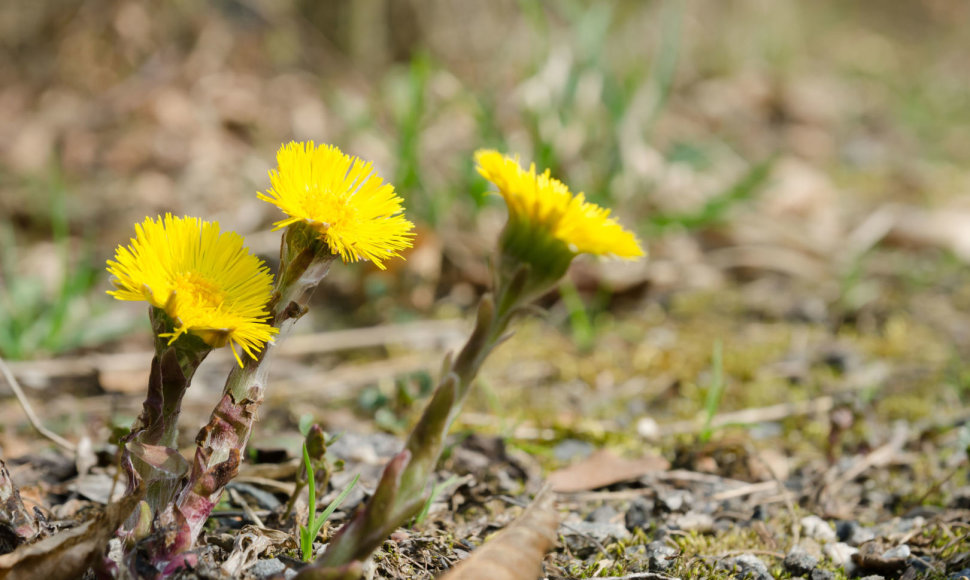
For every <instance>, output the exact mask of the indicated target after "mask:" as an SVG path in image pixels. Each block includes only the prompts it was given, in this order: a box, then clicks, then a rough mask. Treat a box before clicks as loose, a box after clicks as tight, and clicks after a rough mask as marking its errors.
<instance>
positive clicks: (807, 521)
mask: <svg viewBox="0 0 970 580" xmlns="http://www.w3.org/2000/svg"><path fill="white" fill-rule="evenodd" d="M801 524H802V532H803V533H804V534H805V535H806V536H807V537H809V538H813V539H816V540H819V541H821V542H833V541H835V539H836V537H837V536H836V535H835V531H834V530H833V529H832V527H831V526H830V525H829V524H828V522H826V521H825V520H823V519H822V518H820V517H818V516H805V517H804V518H802V521H801Z"/></svg>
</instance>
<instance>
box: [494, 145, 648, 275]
mask: <svg viewBox="0 0 970 580" xmlns="http://www.w3.org/2000/svg"><path fill="white" fill-rule="evenodd" d="M475 159H476V160H477V161H478V172H479V173H480V174H481V175H482V177H484V178H485V179H487V180H489V181H491V182H492V183H493V184H495V186H496V187H497V188H498V191H499V193H500V194H501V195H502V197H503V198H505V203H506V205H508V208H509V222H510V224H514V226H515V227H517V228H520V227H529V228H532V229H534V230H545V231H546V232H548V233H549V234H551V235H552V236H553V237H555V238H556V239H558V240H560V241H561V242H563V243H564V244H565V245H566V246H567V247H568V248H569V249H570V251H572V252H573V253H574V254H593V255H596V256H615V257H618V258H625V259H635V258H639V257H641V256H643V249H642V248H641V247H640V243H639V242H638V241H637V239H636V236H634V235H633V234H632V233H631V232H629V231H627V230H625V229H623V226H621V225H620V224H619V223H617V222H616V220H614V219H613V218H611V217H610V210H609V209H606V208H603V207H600V206H598V205H596V204H594V203H589V202H587V201H586V199H585V197H584V196H583V194H582V193H579V194H576V195H573V194H572V193H571V192H570V191H569V188H568V187H566V185H565V184H564V183H562V182H561V181H559V180H558V179H555V178H553V177H552V176H551V175H550V174H549V170H546V171H545V173H542V174H537V173H536V167H535V165H534V164H533V165H530V166H529V170H528V171H525V170H523V169H522V167H520V166H519V161H518V159H513V158H511V157H506V156H503V155H502V154H501V153H499V152H497V151H490V150H481V151H478V152H477V153H476V154H475Z"/></svg>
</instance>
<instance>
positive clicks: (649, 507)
mask: <svg viewBox="0 0 970 580" xmlns="http://www.w3.org/2000/svg"><path fill="white" fill-rule="evenodd" d="M651 513H653V502H652V501H650V500H647V499H646V498H642V497H638V498H636V499H635V500H633V501H632V502H631V503H630V507H629V509H627V510H626V515H624V517H623V523H624V524H626V528H627V529H628V530H630V531H631V532H633V531H636V530H645V529H647V528H648V527H649V525H650V514H651Z"/></svg>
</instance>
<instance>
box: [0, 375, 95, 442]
mask: <svg viewBox="0 0 970 580" xmlns="http://www.w3.org/2000/svg"><path fill="white" fill-rule="evenodd" d="M0 371H3V376H4V378H5V379H7V384H9V385H10V390H11V391H13V394H14V395H16V396H17V402H19V403H20V407H21V408H22V409H23V410H24V414H25V415H27V420H28V421H30V424H31V426H32V427H33V428H34V429H36V430H37V432H38V433H40V434H41V435H43V436H44V437H47V438H48V439H50V440H51V441H53V442H54V443H57V444H58V445H60V446H61V447H63V448H64V449H67V450H68V451H70V452H71V453H74V452H75V451H77V447H75V445H74V444H73V443H71V442H70V441H68V440H67V439H65V438H63V437H61V436H60V435H58V434H57V433H54V432H53V431H51V430H49V429H48V428H47V427H44V425H43V424H41V422H40V419H38V418H37V415H35V414H34V409H33V408H32V407H31V406H30V401H28V400H27V397H26V395H24V391H23V389H21V388H20V383H18V382H17V379H16V377H14V376H13V373H12V372H10V367H9V366H7V363H6V361H4V360H3V357H0Z"/></svg>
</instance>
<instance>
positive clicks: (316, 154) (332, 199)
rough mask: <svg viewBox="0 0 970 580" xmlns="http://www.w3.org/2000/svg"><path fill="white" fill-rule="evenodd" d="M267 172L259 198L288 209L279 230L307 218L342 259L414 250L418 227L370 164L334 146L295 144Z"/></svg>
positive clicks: (282, 150)
mask: <svg viewBox="0 0 970 580" xmlns="http://www.w3.org/2000/svg"><path fill="white" fill-rule="evenodd" d="M276 161H277V164H278V168H277V169H276V170H271V171H270V172H269V177H270V182H271V184H272V187H271V188H270V190H269V191H267V192H266V193H265V194H263V193H259V194H258V196H259V199H262V200H263V201H268V202H270V203H272V204H274V205H276V206H277V207H279V208H280V209H281V210H283V213H285V214H286V215H287V216H289V217H287V218H286V219H283V220H280V221H278V222H276V223H275V224H273V225H274V226H275V228H274V229H280V228H283V227H286V226H288V225H290V224H296V223H300V222H303V223H305V224H307V225H309V226H310V227H312V228H313V229H314V230H316V231H317V232H318V233H319V234H320V236H321V238H322V239H324V240H325V241H326V242H327V245H328V246H329V247H330V251H331V252H333V253H334V254H339V255H340V257H341V258H343V260H344V262H356V261H357V260H370V261H372V262H374V264H376V265H377V267H378V268H380V269H382V270H383V269H384V264H383V263H382V261H383V260H386V259H388V258H392V257H396V256H400V253H399V252H400V251H401V250H404V249H406V248H410V247H411V245H412V243H413V239H414V233H413V232H412V231H411V230H412V228H413V227H414V225H413V224H412V223H411V222H409V221H408V220H406V219H405V218H404V216H403V215H401V212H402V211H403V209H404V208H403V207H402V205H401V201H402V200H401V198H400V197H398V196H397V194H395V193H394V186H393V185H391V184H390V183H384V181H383V180H382V179H381V178H380V177H378V176H377V175H376V174H375V173H374V172H373V164H372V163H364V162H363V161H361V160H360V159H358V158H357V157H350V156H348V155H344V153H343V152H341V151H340V149H338V148H337V147H335V146H333V145H320V146H315V145H314V144H313V142H312V141H310V142H308V143H295V142H291V143H288V144H286V145H284V146H282V147H280V150H279V152H277V154H276Z"/></svg>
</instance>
